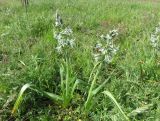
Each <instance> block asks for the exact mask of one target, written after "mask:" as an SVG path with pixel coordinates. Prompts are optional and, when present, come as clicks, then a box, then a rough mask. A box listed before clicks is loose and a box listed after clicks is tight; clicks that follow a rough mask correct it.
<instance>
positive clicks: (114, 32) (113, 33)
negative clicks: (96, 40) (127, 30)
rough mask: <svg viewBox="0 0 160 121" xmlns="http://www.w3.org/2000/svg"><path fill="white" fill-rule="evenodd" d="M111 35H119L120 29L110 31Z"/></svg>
mask: <svg viewBox="0 0 160 121" xmlns="http://www.w3.org/2000/svg"><path fill="white" fill-rule="evenodd" d="M109 35H110V36H111V37H115V36H117V35H118V30H117V29H114V30H112V31H109Z"/></svg>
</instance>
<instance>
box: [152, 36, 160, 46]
mask: <svg viewBox="0 0 160 121" xmlns="http://www.w3.org/2000/svg"><path fill="white" fill-rule="evenodd" d="M158 41H159V36H157V35H155V34H151V39H150V42H151V45H152V47H154V48H156V47H157V46H158Z"/></svg>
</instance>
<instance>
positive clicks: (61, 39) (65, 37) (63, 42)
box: [54, 12, 75, 53]
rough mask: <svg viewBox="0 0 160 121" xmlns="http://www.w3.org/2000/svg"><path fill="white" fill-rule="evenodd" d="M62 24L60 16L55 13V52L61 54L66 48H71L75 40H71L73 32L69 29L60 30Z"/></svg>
mask: <svg viewBox="0 0 160 121" xmlns="http://www.w3.org/2000/svg"><path fill="white" fill-rule="evenodd" d="M62 26H63V22H62V19H61V17H60V15H59V14H58V13H57V12H56V21H55V27H57V28H58V29H57V30H58V31H56V32H55V33H54V39H55V40H57V47H56V50H57V52H58V53H62V52H63V49H64V48H66V47H71V48H73V47H74V45H75V39H73V36H72V35H73V31H72V29H71V28H70V27H66V28H65V29H63V28H62Z"/></svg>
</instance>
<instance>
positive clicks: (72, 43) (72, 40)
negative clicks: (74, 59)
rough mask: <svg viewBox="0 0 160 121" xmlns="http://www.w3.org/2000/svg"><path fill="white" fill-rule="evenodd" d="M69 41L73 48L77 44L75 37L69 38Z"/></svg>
mask: <svg viewBox="0 0 160 121" xmlns="http://www.w3.org/2000/svg"><path fill="white" fill-rule="evenodd" d="M68 43H69V45H70V46H71V47H72V48H73V47H74V45H75V39H70V40H69V39H68Z"/></svg>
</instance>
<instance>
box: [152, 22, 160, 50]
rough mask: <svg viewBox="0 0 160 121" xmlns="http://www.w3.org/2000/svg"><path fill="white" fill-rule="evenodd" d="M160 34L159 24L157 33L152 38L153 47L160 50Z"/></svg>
mask: <svg viewBox="0 0 160 121" xmlns="http://www.w3.org/2000/svg"><path fill="white" fill-rule="evenodd" d="M159 34H160V23H159V26H157V27H156V29H155V31H154V32H153V33H152V34H151V38H150V43H151V46H152V47H153V48H155V49H160V46H159Z"/></svg>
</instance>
